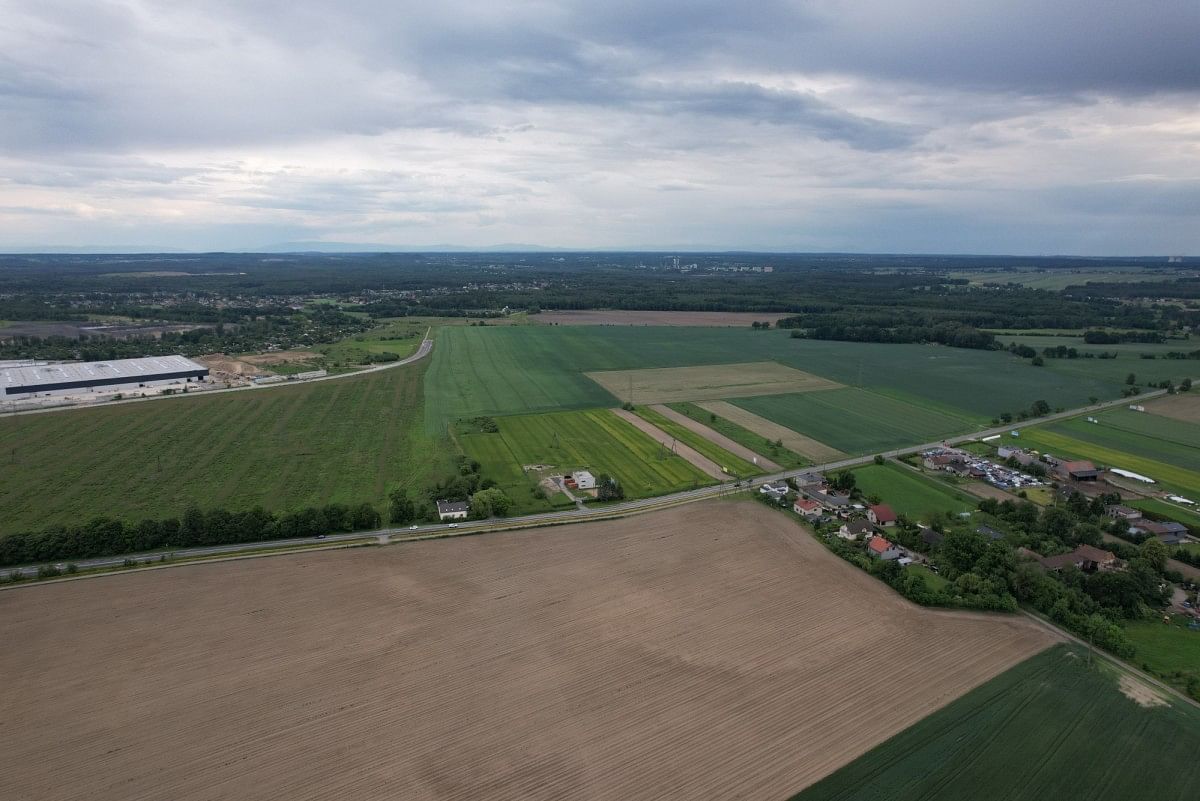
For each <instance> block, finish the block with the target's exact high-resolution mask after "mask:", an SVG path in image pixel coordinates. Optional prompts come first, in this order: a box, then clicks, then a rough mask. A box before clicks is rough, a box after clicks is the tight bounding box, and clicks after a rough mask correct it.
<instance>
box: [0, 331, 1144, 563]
mask: <svg viewBox="0 0 1200 801" xmlns="http://www.w3.org/2000/svg"><path fill="white" fill-rule="evenodd" d="M426 342H427V343H429V344H430V345H431V346H432V343H431V342H429V340H426ZM422 348H423V349H424V343H423V344H422ZM425 352H426V353H428V350H427V349H425ZM409 358H410V360H412V361H415V360H416V359H417V358H420V352H418V354H414V355H413V356H411V357H409ZM388 366H389V367H390V366H394V365H388ZM1165 393H1166V390H1155V391H1154V392H1146V393H1143V394H1141V395H1138V396H1136V397H1133V398H1120V399H1118V400H1112V401H1106V402H1104V403H1098V404H1094V405H1091V406H1084V407H1081V408H1078V409H1071V410H1069V411H1064V412H1058V413H1055V414H1051V415H1048V416H1046V417H1042V418H1038V419H1037V420H1034V421H1029V422H1028V423H1027V424H1029V425H1032V424H1038V425H1041V424H1044V423H1049V422H1054V421H1056V420H1065V419H1068V418H1071V417H1077V416H1079V415H1081V414H1091V413H1093V412H1098V411H1103V410H1104V409H1110V408H1114V407H1117V406H1124V405H1126V404H1130V403H1139V402H1142V401H1146V400H1149V399H1151V398H1156V397H1159V396H1160V395H1163V394H1165ZM1017 427H1018V426H1013V425H1006V426H998V427H995V428H988V429H984V430H982V431H978V432H975V433H973V434H963V435H960V436H957V437H951V438H949V439H945V440H938V441H936V442H926V443H923V444H921V445H913V446H909V447H906V448H895V449H893V450H889V451H883V452H881V453H880V454H878V455H880V456H883V457H884V458H891V457H896V456H903V455H905V454H909V453H914V452H917V451H923V450H928V449H930V448H935V447H937V446H939V445H942V444H943V443H944V444H948V445H957V444H961V443H963V442H970V441H972V440H978V439H981V438H983V437H989V436H992V435H994V434H1003V433H1005V432H1008V431H1011V430H1013V429H1014V428H1017ZM875 455H876V454H867V455H862V456H852V457H847V458H845V459H839V460H837V461H833V462H826V463H825V464H819V465H810V466H808V467H802V468H797V469H794V470H785V471H781V472H777V473H773V474H771V475H767V476H759V477H757V478H753V479H748V480H745V481H738V482H732V483H731V482H726V483H721V484H716V485H713V486H707V487H699V488H697V489H693V490H685V491H683V492H676V493H673V494H671V495H660V496H657V497H654V498H642V499H640V500H635V501H625V502H623V503H616V504H608V505H604V506H598V507H592V508H582V509H579V508H576V509H572V510H570V511H565V512H544V513H539V514H533V515H522V516H520V517H508V518H499V519H490V520H480V521H474V522H464V523H459V524H456V525H454V526H451V525H449V524H446V523H433V524H427V525H420V526H412V527H407V528H404V527H400V528H382V529H377V530H373V531H355V532H347V533H343V534H329V535H326V536H324V537H321V538H319V539H314V538H312V537H304V538H296V539H287V540H267V541H265V542H246V543H236V544H231V545H211V546H203V547H197V548H180V549H175V550H165V551H154V552H148V553H138V554H122V555H120V556H106V557H98V558H95V559H82V560H76V561H74V562H73V564H75V565H76V566H77V567H78V568H79V569H80V570H94V569H98V568H106V567H121V566H122V565H124V564H125V562H126V560H130V559H131V560H136V561H138V562H146V563H152V562H157V561H159V560H160V559H162V558H164V557H165V558H166V559H168V560H183V559H195V558H202V557H216V556H234V555H238V554H253V553H254V552H256V551H259V552H261V551H270V550H274V549H281V548H294V547H298V546H315V545H324V546H328V545H335V544H337V545H345V544H354V543H369V542H372V541H377V540H378V539H379V538H380V537H381V536H386V537H387V538H388V540H389V541H392V542H401V541H404V540H418V539H430V538H440V537H448V536H463V535H467V534H481V533H485V532H489V531H509V530H513V529H521V528H532V527H535V526H547V525H559V524H563V523H575V522H581V521H584V520H603V519H606V518H612V517H625V516H628V515H631V514H639V513H642V512H650V511H654V510H656V509H663V508H666V507H669V506H676V505H678V504H682V503H694V502H696V501H702V500H706V499H709V498H717V497H720V496H722V495H729V494H732V493H735V492H741V491H745V490H748V489H753V488H755V487H758V486H760V485H761V484H764V483H766V482H768V481H779V480H781V479H787V478H791V477H794V476H797V475H800V474H801V473H809V472H818V473H820V472H827V471H830V470H841V469H844V468H847V467H857V466H859V465H863V464H867V463H869V462H871V461H872V460H873V459H874V458H875ZM37 569H38V565H24V566H21V567H14V568H10V569H8V570H5V571H0V575H5V576H7V575H9V574H12V573H21V574H24V575H27V576H33V575H37Z"/></svg>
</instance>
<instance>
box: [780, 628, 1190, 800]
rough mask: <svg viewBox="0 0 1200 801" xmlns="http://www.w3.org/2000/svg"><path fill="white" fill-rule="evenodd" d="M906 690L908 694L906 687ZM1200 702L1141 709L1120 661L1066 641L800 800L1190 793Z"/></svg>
mask: <svg viewBox="0 0 1200 801" xmlns="http://www.w3.org/2000/svg"><path fill="white" fill-rule="evenodd" d="M897 691H898V692H900V691H902V690H901V689H900V688H897ZM1197 741H1200V709H1196V708H1195V707H1192V706H1190V705H1187V704H1185V703H1184V702H1182V701H1178V700H1172V701H1171V702H1170V703H1169V704H1168V705H1164V706H1155V707H1143V706H1141V705H1139V704H1138V703H1136V702H1134V701H1132V700H1130V699H1129V698H1127V697H1125V696H1124V695H1123V694H1122V692H1121V690H1120V688H1119V685H1118V677H1117V675H1116V673H1115V669H1114V668H1112V667H1111V666H1109V665H1107V664H1093V666H1092V667H1089V666H1088V663H1087V658H1086V656H1085V655H1084V653H1083V652H1082V651H1081V650H1080V649H1072V648H1069V647H1067V646H1063V645H1059V646H1055V647H1054V648H1051V649H1049V650H1048V651H1044V652H1043V653H1041V654H1038V655H1037V656H1035V657H1033V658H1031V659H1029V660H1027V661H1025V662H1023V663H1021V664H1020V665H1018V666H1016V667H1015V668H1012V669H1011V670H1009V671H1007V672H1005V673H1003V674H1001V675H1000V676H997V677H996V678H994V679H992V680H991V681H989V682H987V683H986V684H984V685H982V686H981V687H978V688H976V689H975V690H972V691H971V692H969V693H967V694H966V695H964V696H963V697H961V698H959V699H958V700H956V701H954V702H952V703H951V704H950V705H949V706H946V707H944V708H942V709H940V710H938V711H937V712H935V713H933V714H932V715H930V716H929V717H927V718H925V719H924V720H922V721H920V722H919V723H917V724H916V725H914V726H911V727H909V728H908V729H906V730H905V731H903V732H901V733H900V734H898V735H896V736H895V737H893V738H891V739H890V740H888V741H886V742H885V743H883V744H882V745H880V746H878V747H876V748H874V749H872V750H871V751H868V752H867V753H866V754H864V755H863V756H861V757H859V758H858V759H856V760H855V761H853V762H851V763H850V764H849V765H846V766H845V767H843V768H841V769H840V770H838V771H836V772H835V773H833V774H832V775H830V776H828V777H826V778H825V779H823V780H822V781H820V782H818V783H816V784H814V785H813V786H812V787H809V788H808V789H806V790H804V791H803V792H801V793H800V794H799V795H797V796H795V798H794V801H834V800H835V799H836V801H868V800H871V801H873V800H874V799H888V801H908V800H909V799H911V800H912V801H917V800H918V799H920V800H921V801H959V799H964V798H969V799H972V800H973V801H1041V799H1056V801H1128V799H1142V798H1144V799H1168V798H1170V799H1184V798H1191V797H1192V796H1193V795H1194V792H1195V788H1196V786H1197V783H1198V782H1200V759H1197V758H1196V743H1197Z"/></svg>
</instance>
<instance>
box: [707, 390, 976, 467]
mask: <svg viewBox="0 0 1200 801" xmlns="http://www.w3.org/2000/svg"><path fill="white" fill-rule="evenodd" d="M731 403H733V404H734V405H736V406H740V407H742V408H743V409H747V410H749V411H751V412H754V413H755V414H757V415H761V416H762V417H765V418H767V419H768V420H771V421H773V422H776V423H779V424H780V425H783V426H787V427H788V428H790V429H792V430H793V431H798V432H800V433H801V434H805V435H807V436H810V437H812V438H813V439H815V440H818V441H820V442H823V443H825V444H826V445H830V446H832V447H834V448H837V449H838V450H840V451H844V452H846V453H849V454H865V453H872V452H876V451H886V450H889V449H891V448H898V447H901V446H904V445H918V444H920V443H923V442H932V441H934V440H937V439H939V438H942V437H947V436H950V435H953V434H963V433H968V432H971V431H974V430H976V429H977V428H978V426H977V425H972V424H971V423H969V422H967V421H966V420H965V419H964V418H962V417H951V416H949V415H946V414H943V413H941V412H938V411H935V410H930V409H925V408H922V407H919V406H916V405H914V404H911V403H906V402H904V401H902V400H898V399H896V398H892V397H888V396H886V395H882V394H879V393H875V392H868V391H866V390H862V389H835V390H831V391H828V392H812V393H803V394H797V395H767V396H763V397H761V398H739V399H737V400H733V401H731Z"/></svg>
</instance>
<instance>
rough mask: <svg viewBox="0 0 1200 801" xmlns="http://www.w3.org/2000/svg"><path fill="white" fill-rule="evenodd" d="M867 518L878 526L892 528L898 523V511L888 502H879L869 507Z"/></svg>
mask: <svg viewBox="0 0 1200 801" xmlns="http://www.w3.org/2000/svg"><path fill="white" fill-rule="evenodd" d="M867 519H868V520H870V521H871V522H872V523H874V524H875V525H877V526H883V527H884V528H891V527H892V526H894V525H896V513H895V512H893V511H892V507H890V506H888V505H887V504H886V503H879V504H875V505H874V506H871V507H869V508H868V509H867Z"/></svg>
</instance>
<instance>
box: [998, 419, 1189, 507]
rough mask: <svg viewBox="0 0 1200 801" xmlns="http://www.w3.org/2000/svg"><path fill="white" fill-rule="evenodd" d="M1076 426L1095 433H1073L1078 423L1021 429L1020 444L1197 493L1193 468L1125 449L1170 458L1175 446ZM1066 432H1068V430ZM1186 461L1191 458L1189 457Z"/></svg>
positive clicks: (1176, 490)
mask: <svg viewBox="0 0 1200 801" xmlns="http://www.w3.org/2000/svg"><path fill="white" fill-rule="evenodd" d="M1079 425H1083V426H1090V427H1091V428H1092V429H1095V430H1096V431H1095V433H1090V432H1089V436H1088V439H1083V438H1081V437H1079V436H1075V435H1076V434H1077V433H1078V428H1077V426H1072V427H1070V428H1068V429H1066V430H1062V429H1060V428H1057V427H1049V428H1025V429H1021V438H1020V441H1021V444H1022V445H1025V446H1028V447H1032V448H1036V449H1038V450H1041V451H1043V452H1045V453H1050V454H1052V455H1054V456H1058V457H1060V458H1072V459H1090V460H1091V461H1093V462H1096V463H1097V464H1100V465H1104V466H1105V467H1118V468H1121V469H1123V470H1131V471H1133V472H1135V473H1140V474H1142V475H1144V476H1148V477H1150V478H1153V479H1155V480H1156V481H1157V482H1158V484H1157V485H1155V486H1156V487H1158V488H1160V489H1169V490H1172V491H1174V492H1178V493H1180V494H1182V495H1187V496H1197V495H1200V473H1198V472H1197V471H1196V470H1195V469H1191V468H1188V467H1181V466H1179V465H1177V464H1169V463H1167V462H1166V461H1161V460H1159V459H1155V458H1152V457H1149V456H1144V455H1140V454H1139V453H1134V452H1131V451H1129V450H1126V447H1128V446H1133V447H1136V448H1137V449H1138V451H1140V452H1141V453H1151V454H1155V455H1162V456H1164V457H1172V456H1174V455H1176V449H1175V448H1169V447H1162V448H1161V450H1160V449H1159V443H1161V440H1149V439H1147V438H1141V439H1142V440H1143V441H1141V442H1139V441H1137V440H1136V439H1134V438H1135V437H1137V435H1135V434H1129V433H1128V432H1124V431H1121V430H1119V429H1114V428H1107V427H1102V426H1099V425H1096V424H1092V423H1087V422H1082V423H1080V424H1079ZM1068 432H1069V433H1068ZM1188 458H1189V460H1190V459H1191V458H1192V457H1190V456H1189V457H1188Z"/></svg>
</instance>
